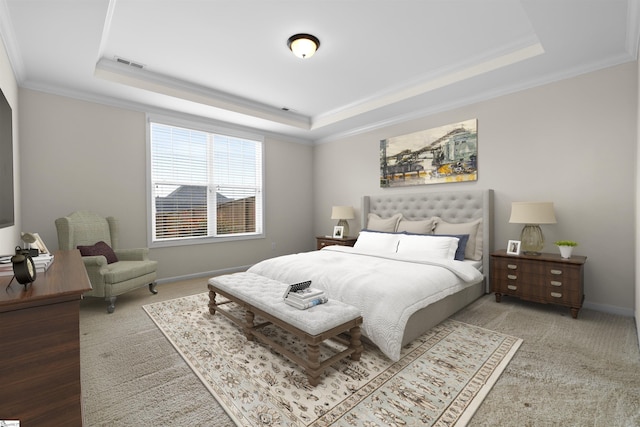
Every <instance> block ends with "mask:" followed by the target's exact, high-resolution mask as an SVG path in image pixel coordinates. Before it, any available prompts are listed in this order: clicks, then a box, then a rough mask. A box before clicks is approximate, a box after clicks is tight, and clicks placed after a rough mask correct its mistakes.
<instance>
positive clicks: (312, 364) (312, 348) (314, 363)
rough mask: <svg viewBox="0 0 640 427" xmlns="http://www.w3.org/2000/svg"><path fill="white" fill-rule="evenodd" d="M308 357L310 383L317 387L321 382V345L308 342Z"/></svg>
mask: <svg viewBox="0 0 640 427" xmlns="http://www.w3.org/2000/svg"><path fill="white" fill-rule="evenodd" d="M307 359H308V362H309V370H308V371H307V378H308V380H309V384H311V385H312V386H314V387H315V386H317V385H318V384H319V383H320V374H319V373H318V369H319V368H320V362H319V361H318V360H319V359H320V345H318V344H307ZM314 373H315V374H314Z"/></svg>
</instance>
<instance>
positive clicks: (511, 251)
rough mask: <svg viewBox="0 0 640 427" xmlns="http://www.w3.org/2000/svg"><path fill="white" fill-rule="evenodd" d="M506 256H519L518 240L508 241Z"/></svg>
mask: <svg viewBox="0 0 640 427" xmlns="http://www.w3.org/2000/svg"><path fill="white" fill-rule="evenodd" d="M507 255H520V240H509V243H507Z"/></svg>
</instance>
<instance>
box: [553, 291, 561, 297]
mask: <svg viewBox="0 0 640 427" xmlns="http://www.w3.org/2000/svg"><path fill="white" fill-rule="evenodd" d="M551 296H552V297H554V298H562V294H561V293H560V292H551Z"/></svg>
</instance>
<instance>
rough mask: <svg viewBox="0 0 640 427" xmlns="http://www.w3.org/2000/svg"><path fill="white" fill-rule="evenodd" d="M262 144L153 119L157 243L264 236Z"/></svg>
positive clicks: (153, 199) (152, 191)
mask: <svg viewBox="0 0 640 427" xmlns="http://www.w3.org/2000/svg"><path fill="white" fill-rule="evenodd" d="M203 128H204V126H203ZM262 145H263V144H262V140H261V139H259V138H257V137H254V138H253V139H251V138H247V137H245V136H238V135H234V133H232V132H228V134H225V133H224V132H212V131H209V130H201V129H197V128H196V126H193V128H192V127H191V126H182V127H179V126H174V125H170V124H166V123H161V122H156V121H153V120H151V121H150V122H149V159H150V168H149V169H150V191H149V193H150V197H149V198H150V206H151V209H150V212H151V213H152V214H151V233H150V234H151V246H154V244H155V246H162V244H161V243H166V244H185V243H190V242H192V243H201V242H203V241H204V242H206V241H211V240H212V239H214V240H217V239H224V238H227V239H228V238H247V237H256V236H262V232H263V230H262V227H263V209H262V206H263V192H262Z"/></svg>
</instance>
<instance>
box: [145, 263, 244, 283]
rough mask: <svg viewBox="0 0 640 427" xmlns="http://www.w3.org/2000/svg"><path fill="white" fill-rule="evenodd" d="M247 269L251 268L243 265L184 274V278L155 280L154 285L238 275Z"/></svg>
mask: <svg viewBox="0 0 640 427" xmlns="http://www.w3.org/2000/svg"><path fill="white" fill-rule="evenodd" d="M249 267H251V266H250V265H245V266H240V267H232V268H224V269H221V270H213V271H203V272H200V273H192V274H185V275H184V276H175V277H165V278H164V279H158V280H156V283H157V284H159V285H161V284H163V283H171V282H179V281H181V280H189V279H198V278H200V277H213V276H220V275H222V274H231V273H238V272H240V271H246V270H247V269H248V268H249Z"/></svg>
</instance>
